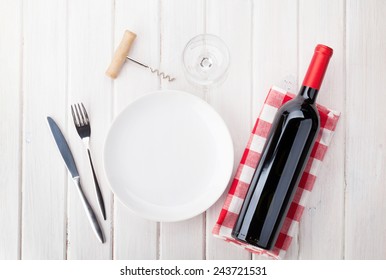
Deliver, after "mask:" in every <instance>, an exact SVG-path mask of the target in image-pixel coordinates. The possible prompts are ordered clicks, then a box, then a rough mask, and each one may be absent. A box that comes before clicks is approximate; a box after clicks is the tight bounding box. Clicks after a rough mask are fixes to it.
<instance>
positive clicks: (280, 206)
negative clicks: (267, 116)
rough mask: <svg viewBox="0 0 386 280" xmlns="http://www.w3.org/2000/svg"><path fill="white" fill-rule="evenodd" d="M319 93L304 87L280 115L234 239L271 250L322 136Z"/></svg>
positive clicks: (251, 186)
mask: <svg viewBox="0 0 386 280" xmlns="http://www.w3.org/2000/svg"><path fill="white" fill-rule="evenodd" d="M316 94H317V91H315V90H314V89H312V88H309V87H303V88H302V89H301V91H300V93H299V95H298V96H297V97H296V98H294V99H293V100H291V101H288V102H287V103H286V104H284V105H283V106H282V107H281V108H280V109H279V111H278V112H277V114H276V116H275V119H274V121H273V123H272V126H271V129H270V133H269V135H268V137H267V141H266V144H265V147H264V148H263V151H262V154H261V158H260V161H259V163H258V165H257V167H256V170H255V173H254V175H253V177H252V180H251V184H250V187H249V189H248V192H247V195H246V197H245V200H244V203H243V205H242V208H241V211H240V214H239V217H238V219H237V222H236V225H235V227H234V229H233V231H232V236H233V237H234V238H236V239H237V240H240V241H242V242H246V243H249V244H252V245H254V246H258V247H261V248H264V249H268V250H269V249H271V248H272V246H273V245H274V242H275V241H276V239H277V236H278V234H279V231H280V229H281V226H282V224H283V221H284V219H285V217H286V215H287V212H288V209H289V206H290V202H291V201H292V199H293V196H294V194H295V191H296V187H297V185H298V183H299V180H300V177H301V174H302V173H303V170H304V168H305V166H306V163H307V160H308V158H309V155H310V153H311V149H312V147H313V145H314V142H315V139H316V136H317V134H318V132H319V127H320V120H319V113H318V111H317V109H316V106H315V104H314V102H313V101H314V100H315V98H316Z"/></svg>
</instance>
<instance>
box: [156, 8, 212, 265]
mask: <svg viewBox="0 0 386 280" xmlns="http://www.w3.org/2000/svg"><path fill="white" fill-rule="evenodd" d="M160 5H161V6H160V13H161V14H160V22H161V26H160V28H161V49H160V51H161V63H160V69H162V71H164V72H167V73H168V72H170V73H171V74H174V75H178V76H177V78H176V81H174V82H172V83H169V82H168V81H166V80H161V86H162V89H178V90H183V91H187V92H189V93H192V94H195V95H196V96H199V97H203V92H202V90H200V89H197V88H195V87H193V86H192V85H190V84H189V83H188V82H187V81H186V80H185V78H184V76H183V68H182V62H181V56H182V52H183V49H184V47H185V45H186V44H187V42H188V41H189V40H190V39H191V38H192V37H194V36H196V35H198V34H201V33H203V32H204V15H203V11H204V1H203V0H199V1H189V0H166V1H161V2H160ZM204 243H205V213H204V214H201V215H198V216H196V217H194V218H192V219H190V220H187V221H183V222H177V223H161V226H160V259H202V258H205V248H204Z"/></svg>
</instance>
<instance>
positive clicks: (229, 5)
mask: <svg viewBox="0 0 386 280" xmlns="http://www.w3.org/2000/svg"><path fill="white" fill-rule="evenodd" d="M206 3H207V6H206V31H207V33H210V34H215V35H217V36H219V37H220V38H221V39H222V40H224V42H225V44H226V45H227V46H228V48H229V52H230V54H231V62H230V66H229V72H228V75H227V79H226V80H225V81H224V82H223V83H222V84H220V85H218V86H215V87H214V88H213V89H210V90H209V93H208V95H209V98H208V101H209V103H210V104H211V105H212V106H213V107H214V108H215V109H216V110H217V112H218V113H219V114H220V115H221V116H222V118H223V119H224V121H225V123H226V124H227V126H228V129H229V131H230V133H231V135H232V139H233V146H234V151H235V159H234V172H235V171H236V169H237V166H238V164H239V162H240V159H241V156H242V154H243V152H244V149H245V146H246V144H247V142H248V138H249V134H250V132H251V129H252V122H251V106H250V104H251V99H252V62H251V59H250V57H251V53H252V49H251V45H252V41H251V29H252V11H251V10H252V2H251V1H232V0H226V1H223V0H221V1H220V0H218V1H217V0H216V1H207V2H206ZM230 18H232V20H229V19H230ZM240 30H242V32H240ZM235 34H237V40H236V39H235V36H236V35H235ZM231 182H232V180H230V183H231ZM227 190H228V188H227ZM227 190H226V191H225V193H224V195H223V196H222V197H221V199H219V200H218V201H217V203H216V204H215V205H213V206H212V207H211V208H210V209H209V210H208V211H207V216H206V258H207V259H250V258H251V254H250V253H248V252H247V251H245V250H242V249H240V248H237V247H235V246H232V245H231V244H229V243H226V242H224V241H222V240H220V239H218V238H215V237H213V235H212V229H213V226H214V224H215V223H216V221H217V218H218V215H219V213H220V211H221V208H222V206H223V203H224V200H225V197H226V193H227Z"/></svg>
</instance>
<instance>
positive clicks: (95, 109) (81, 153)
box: [65, 0, 113, 259]
mask: <svg viewBox="0 0 386 280" xmlns="http://www.w3.org/2000/svg"><path fill="white" fill-rule="evenodd" d="M112 4H113V2H112V1H104V0H98V1H93V0H87V1H69V3H68V11H69V18H68V104H67V106H66V108H65V110H66V112H67V121H68V136H69V137H68V138H69V144H70V145H71V148H72V151H73V154H74V158H75V161H76V163H77V166H78V170H79V173H80V176H81V181H82V187H83V190H84V192H85V194H86V196H87V198H88V200H89V202H90V204H91V205H92V207H93V209H94V211H95V212H96V214H97V216H98V218H99V221H100V224H101V225H102V228H103V231H104V234H105V237H106V243H105V244H101V243H100V242H99V241H98V239H97V238H96V236H95V234H94V232H93V231H92V228H91V226H90V223H89V221H88V219H87V216H86V214H85V210H84V209H83V206H82V203H81V200H80V199H79V194H78V192H77V190H76V188H75V187H74V185H73V182H72V180H70V181H69V182H68V259H111V258H112V236H111V221H112V215H113V213H112V208H111V199H112V198H111V197H112V195H111V192H110V190H109V187H108V184H107V179H106V178H105V176H104V172H103V169H102V168H103V166H102V162H103V145H104V138H105V134H106V133H107V130H108V128H109V125H110V118H111V96H112V92H111V82H110V81H109V79H107V78H106V77H105V76H104V72H105V68H106V62H107V61H108V60H109V59H110V55H111V51H112V50H111V36H112V34H111V32H112V18H111V17H112V7H113V6H112ZM78 102H83V104H84V106H85V107H86V109H87V112H88V115H89V118H90V123H91V137H90V150H91V154H92V158H93V163H94V167H95V170H96V174H97V177H98V180H99V184H100V188H101V191H102V194H103V198H104V202H105V207H106V215H107V220H106V221H104V220H103V218H102V215H101V213H100V210H99V206H98V204H97V199H96V194H95V186H94V180H93V177H92V172H91V168H90V164H89V159H88V156H87V152H86V150H85V148H84V146H83V143H82V141H81V139H80V137H79V135H78V134H77V132H76V129H75V126H74V123H73V120H72V115H71V113H70V108H69V106H70V104H74V103H78Z"/></svg>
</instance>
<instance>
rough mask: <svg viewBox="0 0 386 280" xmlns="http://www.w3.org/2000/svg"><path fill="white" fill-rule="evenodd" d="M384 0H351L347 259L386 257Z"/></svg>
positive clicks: (347, 155)
mask: <svg viewBox="0 0 386 280" xmlns="http://www.w3.org/2000/svg"><path fill="white" fill-rule="evenodd" d="M385 14H386V2H384V1H375V0H372V1H366V2H364V1H347V40H346V47H347V54H346V57H347V80H346V85H347V96H346V100H347V104H346V111H347V113H346V114H347V118H346V121H347V123H346V124H347V128H346V132H347V137H346V147H347V148H346V149H347V153H346V174H347V178H346V180H347V186H346V220H345V252H344V254H345V258H347V259H385V258H386V251H385V247H386V222H385V218H384V215H383V213H385V211H386V204H385V197H386V189H385V181H386V173H385V163H386V149H385V144H384V139H385V138H386V130H385V125H384V120H385V119H386V110H385V109H384V104H385V103H386V95H385V94H383V93H382V87H383V82H384V80H385V72H386V64H385V59H386V56H385V50H384V46H385V44H386V38H385V36H384V35H385V33H386V18H385Z"/></svg>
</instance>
